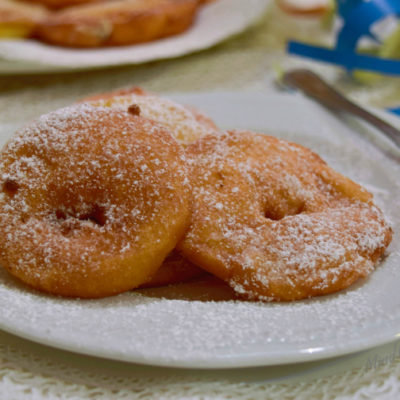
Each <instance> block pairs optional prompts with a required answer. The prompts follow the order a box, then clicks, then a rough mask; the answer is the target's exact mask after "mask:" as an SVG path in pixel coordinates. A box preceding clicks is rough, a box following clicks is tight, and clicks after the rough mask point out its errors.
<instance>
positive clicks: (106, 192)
mask: <svg viewBox="0 0 400 400" xmlns="http://www.w3.org/2000/svg"><path fill="white" fill-rule="evenodd" d="M0 170H1V171H2V176H1V179H2V182H1V185H2V188H3V190H2V192H1V195H0V196H1V197H0V232H1V234H2V237H4V238H5V241H3V243H2V246H1V258H2V260H3V261H4V263H5V265H6V266H8V268H10V270H11V271H13V273H15V274H16V275H17V276H19V277H21V278H22V279H24V280H27V281H28V282H29V283H31V284H33V285H35V286H36V285H38V286H39V287H44V288H47V287H48V286H49V283H48V281H49V282H50V286H51V285H55V286H56V287H57V286H58V285H64V284H65V285H69V284H71V282H74V281H75V280H76V281H78V280H79V279H82V280H83V281H87V282H88V285H89V286H90V279H93V277H94V275H96V279H102V278H101V276H103V275H104V277H107V274H108V273H110V270H111V271H112V270H113V269H114V268H115V269H118V261H116V263H115V264H113V265H111V266H109V267H105V265H104V264H105V263H107V261H106V260H108V259H116V260H118V259H121V260H123V259H124V258H126V257H132V255H135V254H136V255H137V256H138V257H140V254H142V253H143V252H146V251H147V250H146V247H148V246H154V248H156V249H158V250H156V251H155V254H157V253H158V251H161V254H163V252H165V251H170V250H172V248H169V249H165V248H164V247H165V242H166V240H167V241H169V240H173V234H174V233H175V234H178V232H180V231H181V230H182V229H183V228H184V226H185V225H186V222H185V218H186V216H187V213H188V205H187V204H188V190H189V187H188V184H187V170H186V165H185V160H184V154H183V151H182V150H181V149H180V147H179V146H178V145H177V144H176V142H175V141H174V139H173V138H171V136H170V135H169V134H168V133H167V132H165V131H164V130H163V128H162V127H160V126H159V125H157V124H155V123H153V122H151V121H148V120H145V119H143V118H140V117H128V116H127V115H126V113H124V112H121V111H118V110H110V109H109V108H107V109H103V108H101V107H98V108H96V107H91V106H89V105H86V104H81V105H76V106H73V107H68V108H65V109H61V110H59V111H56V112H53V113H50V114H47V115H45V116H43V117H41V118H39V119H38V120H37V121H36V122H34V123H33V124H31V125H28V126H27V127H26V128H24V129H22V130H20V131H19V132H18V133H17V134H16V135H15V136H14V137H13V138H12V139H11V141H10V142H9V143H8V144H7V145H6V148H5V150H4V151H3V153H2V156H1V159H0ZM177 194H178V195H177ZM153 225H154V226H155V228H151V230H150V231H149V226H153ZM171 229H172V231H171ZM170 232H172V235H171V237H172V238H171V239H165V238H166V234H167V233H170ZM171 246H172V247H173V246H174V243H172V244H169V245H167V247H171ZM165 255H166V254H165ZM157 257H159V256H156V257H155V259H156V260H158V259H157ZM157 262H158V261H156V264H157ZM160 262H161V260H160ZM156 266H157V265H156ZM74 274H76V275H74ZM78 277H79V279H78ZM104 279H106V278H104ZM71 294H72V295H73V294H75V293H71Z"/></svg>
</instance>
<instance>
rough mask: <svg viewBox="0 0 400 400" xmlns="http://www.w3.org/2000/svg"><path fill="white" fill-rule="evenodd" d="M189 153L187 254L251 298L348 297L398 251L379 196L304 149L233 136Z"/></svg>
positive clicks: (206, 141)
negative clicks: (344, 292)
mask: <svg viewBox="0 0 400 400" xmlns="http://www.w3.org/2000/svg"><path fill="white" fill-rule="evenodd" d="M186 153H187V158H188V162H189V163H190V165H191V166H192V174H193V185H194V187H193V195H194V196H193V197H194V204H193V214H192V223H191V227H190V228H189V230H188V232H187V234H186V236H185V238H184V239H183V241H182V242H181V243H180V244H179V245H178V249H180V250H181V251H182V253H183V255H184V256H185V257H187V258H188V259H189V260H190V261H192V262H193V263H194V264H196V265H199V266H201V267H202V268H204V269H205V270H207V271H209V272H211V273H213V274H214V275H216V276H217V277H219V278H221V279H223V280H225V281H226V282H228V283H229V284H230V285H231V286H232V287H233V288H234V289H235V291H236V292H237V293H239V294H241V295H242V296H244V297H246V298H250V299H259V300H296V299H303V298H307V297H310V296H317V295H323V294H327V293H332V292H335V291H338V290H340V289H343V288H346V287H348V286H349V285H351V284H352V283H353V282H355V281H356V280H358V279H359V278H362V277H365V276H366V275H368V274H369V273H370V272H371V271H372V270H373V267H374V264H375V263H376V262H377V260H378V259H379V257H380V256H381V255H382V253H383V252H384V250H385V248H386V247H387V246H388V244H389V243H390V241H391V235H392V233H391V229H390V228H389V227H388V226H387V224H386V222H385V220H384V218H383V215H382V213H381V211H380V210H379V209H378V208H377V207H376V206H374V205H373V203H372V196H371V195H370V194H369V193H368V192H367V191H366V190H364V189H363V188H362V187H360V186H359V185H357V184H356V183H354V182H352V181H351V180H350V179H348V178H345V177H344V176H342V175H340V174H339V173H337V172H335V171H334V170H333V169H331V168H330V167H329V166H328V165H327V164H326V163H325V162H324V161H323V160H321V158H320V157H318V156H317V155H316V154H315V153H313V152H312V151H310V150H308V149H306V148H304V147H302V146H300V145H297V144H294V143H290V142H286V141H284V140H279V139H277V138H273V137H271V136H266V135H262V134H254V133H251V132H228V133H224V134H221V135H214V136H207V137H204V138H202V139H200V140H199V141H197V142H196V143H194V144H192V145H191V146H189V147H188V148H187V152H186Z"/></svg>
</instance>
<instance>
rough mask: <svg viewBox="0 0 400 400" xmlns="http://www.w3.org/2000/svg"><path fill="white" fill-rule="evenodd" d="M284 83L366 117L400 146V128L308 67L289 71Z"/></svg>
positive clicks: (350, 112)
mask: <svg viewBox="0 0 400 400" xmlns="http://www.w3.org/2000/svg"><path fill="white" fill-rule="evenodd" d="M282 83H283V84H284V85H285V86H289V87H292V88H297V89H300V90H301V91H302V92H303V93H305V94H306V95H308V96H310V97H312V98H313V99H315V100H317V101H318V102H320V103H322V104H323V105H325V106H327V107H329V108H332V109H334V110H336V111H342V112H346V113H349V114H353V115H355V116H357V117H359V118H362V119H364V120H365V121H367V122H369V123H370V124H371V125H373V126H375V127H376V128H378V129H379V130H380V131H382V132H383V133H384V134H385V135H386V136H387V137H388V138H389V139H390V140H391V141H392V142H393V143H395V144H396V146H397V147H399V148H400V130H398V129H396V128H395V127H394V126H392V125H390V124H388V123H387V122H386V121H384V120H382V119H381V118H379V117H377V116H375V115H373V114H371V113H370V112H369V111H367V110H365V109H364V108H362V107H360V106H358V105H357V104H355V103H353V102H352V101H350V100H349V99H347V98H346V97H344V96H343V95H341V94H340V93H338V92H337V91H336V90H335V89H334V88H333V87H332V86H330V85H328V84H327V83H326V82H325V81H324V80H322V79H321V78H320V77H319V76H318V75H317V74H315V73H314V72H311V71H309V70H307V69H295V70H292V71H288V72H286V73H285V74H284V76H283V80H282Z"/></svg>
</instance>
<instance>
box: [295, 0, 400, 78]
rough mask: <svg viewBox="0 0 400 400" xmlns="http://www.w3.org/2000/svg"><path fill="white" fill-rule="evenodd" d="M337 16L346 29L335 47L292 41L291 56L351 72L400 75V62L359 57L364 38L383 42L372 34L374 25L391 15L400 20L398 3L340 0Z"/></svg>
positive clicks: (384, 0) (378, 0)
mask: <svg viewBox="0 0 400 400" xmlns="http://www.w3.org/2000/svg"><path fill="white" fill-rule="evenodd" d="M337 6H338V14H339V15H340V16H341V17H342V19H343V22H344V24H343V27H342V29H341V30H340V32H339V33H338V35H337V41H336V47H335V48H333V49H328V48H324V47H320V46H313V45H308V44H305V43H301V42H297V41H289V42H288V45H287V51H288V53H290V54H295V55H298V56H302V57H306V58H312V59H314V60H318V61H323V62H328V63H332V64H336V65H340V66H342V67H344V68H346V69H347V70H348V71H349V72H351V71H353V70H355V69H363V70H369V71H374V72H379V73H384V74H389V75H400V60H396V59H386V58H381V57H375V56H370V55H363V54H358V53H357V52H356V50H357V43H358V41H359V39H360V38H361V37H366V36H367V37H370V38H372V39H374V40H376V41H377V42H380V40H379V38H377V37H376V36H375V35H374V34H373V33H372V32H371V27H372V25H373V24H374V23H375V22H378V21H380V20H382V19H383V18H386V17H388V16H391V15H392V16H393V15H394V16H397V17H398V18H400V1H399V0H369V1H368V0H337Z"/></svg>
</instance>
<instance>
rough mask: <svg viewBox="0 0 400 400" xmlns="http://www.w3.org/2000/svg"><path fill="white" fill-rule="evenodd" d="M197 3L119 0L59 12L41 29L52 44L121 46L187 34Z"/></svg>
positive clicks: (181, 0)
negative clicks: (184, 32) (181, 33)
mask: <svg viewBox="0 0 400 400" xmlns="http://www.w3.org/2000/svg"><path fill="white" fill-rule="evenodd" d="M197 7H198V1H197V0H146V1H143V0H115V1H111V2H104V3H94V4H84V5H79V6H75V7H69V8H66V9H64V10H60V11H58V12H55V13H53V14H52V15H51V17H49V18H48V19H46V20H45V21H44V22H43V23H42V24H41V25H40V26H39V28H38V31H37V35H38V37H39V38H40V39H41V40H44V41H47V42H49V43H53V44H57V45H62V46H71V47H98V46H120V45H128V44H134V43H142V42H147V41H151V40H155V39H159V38H163V37H166V36H171V35H175V34H178V33H180V32H183V31H184V30H186V29H187V28H188V27H189V26H190V25H191V24H192V23H193V20H194V18H195V15H196V11H197Z"/></svg>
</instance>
